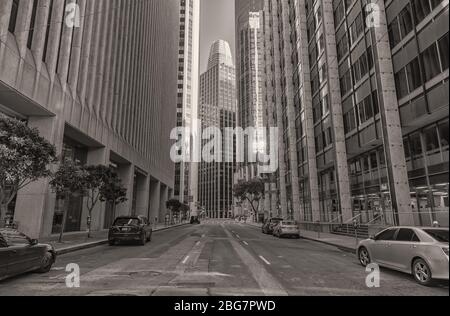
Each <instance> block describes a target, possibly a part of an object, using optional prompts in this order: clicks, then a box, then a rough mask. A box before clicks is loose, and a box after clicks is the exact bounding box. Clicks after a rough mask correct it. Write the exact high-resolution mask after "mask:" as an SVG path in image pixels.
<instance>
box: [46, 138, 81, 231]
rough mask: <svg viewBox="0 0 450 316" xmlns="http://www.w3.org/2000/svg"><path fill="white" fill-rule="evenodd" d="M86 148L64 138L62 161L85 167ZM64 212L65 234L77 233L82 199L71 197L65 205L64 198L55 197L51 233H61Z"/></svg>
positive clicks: (79, 224) (79, 227)
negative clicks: (70, 161) (65, 214)
mask: <svg viewBox="0 0 450 316" xmlns="http://www.w3.org/2000/svg"><path fill="white" fill-rule="evenodd" d="M87 153H88V148H87V147H85V146H83V145H82V144H80V143H78V142H76V141H74V140H72V139H69V138H64V143H63V152H62V159H63V160H66V159H69V160H72V161H77V162H78V163H80V164H82V165H85V164H86V163H87ZM64 211H66V212H67V218H66V225H65V227H64V231H65V232H77V231H80V229H81V221H82V218H81V217H82V213H83V197H81V196H71V197H69V201H68V203H65V196H57V198H56V202H55V213H54V216H53V227H52V233H53V234H57V233H59V232H60V231H61V227H62V223H63V216H64Z"/></svg>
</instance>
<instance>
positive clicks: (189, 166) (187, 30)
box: [174, 0, 200, 207]
mask: <svg viewBox="0 0 450 316" xmlns="http://www.w3.org/2000/svg"><path fill="white" fill-rule="evenodd" d="M199 45H200V0H180V41H179V56H178V64H179V65H178V87H177V88H178V92H177V97H178V99H177V127H184V128H189V129H192V128H193V120H195V119H198V111H199V109H198V89H199V55H200V53H199ZM184 141H185V142H186V143H185V148H191V147H192V145H191V139H190V138H189V137H186V139H185V140H184ZM197 176H198V165H197V164H195V163H177V164H175V189H174V198H176V199H178V200H179V201H181V202H182V203H185V204H190V203H192V205H193V206H194V207H195V204H196V202H197V196H198V193H197V186H198V181H197Z"/></svg>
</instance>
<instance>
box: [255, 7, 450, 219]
mask: <svg viewBox="0 0 450 316" xmlns="http://www.w3.org/2000/svg"><path fill="white" fill-rule="evenodd" d="M264 12H265V17H266V18H265V28H264V29H265V47H266V48H265V52H266V57H265V58H266V63H268V65H267V66H266V76H267V81H266V82H267V86H268V88H267V91H266V95H267V97H266V100H268V103H267V109H268V110H271V111H272V113H273V116H274V117H275V118H276V121H277V123H278V127H279V128H280V129H282V132H281V131H280V133H281V134H282V135H283V137H282V139H281V138H280V142H279V146H280V157H279V158H280V159H279V160H280V169H279V176H278V191H279V192H278V195H279V199H280V208H281V212H280V213H281V214H282V215H283V216H290V217H293V218H295V219H297V220H299V221H300V222H302V223H304V224H315V223H317V222H320V223H323V224H336V223H351V222H352V221H353V220H357V221H359V222H360V223H363V224H370V225H396V224H397V225H398V224H402V225H431V224H432V223H433V221H436V220H437V221H439V222H440V224H441V225H443V226H448V210H449V209H448V151H449V143H448V117H449V114H448V112H449V104H448V52H449V51H448V1H397V0H396V1H364V0H356V1H346V0H289V1H283V0H266V1H265V6H264ZM285 200H286V202H284V201H285Z"/></svg>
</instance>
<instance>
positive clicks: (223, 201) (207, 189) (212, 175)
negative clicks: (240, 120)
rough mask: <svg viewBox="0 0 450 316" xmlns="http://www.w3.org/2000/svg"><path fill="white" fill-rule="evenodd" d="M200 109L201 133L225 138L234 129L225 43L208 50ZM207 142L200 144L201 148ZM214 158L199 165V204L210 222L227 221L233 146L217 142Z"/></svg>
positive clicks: (230, 72)
mask: <svg viewBox="0 0 450 316" xmlns="http://www.w3.org/2000/svg"><path fill="white" fill-rule="evenodd" d="M200 108H201V109H200V119H201V121H202V128H203V130H205V129H206V128H208V127H216V128H219V129H220V131H221V133H222V135H223V136H224V137H225V135H226V131H225V129H226V128H234V127H235V126H236V74H235V67H234V63H233V57H232V54H231V49H230V45H229V44H228V43H227V42H226V41H223V40H218V41H216V42H215V43H213V44H212V46H211V51H210V55H209V61H208V68H207V70H206V72H205V73H203V74H202V75H201V77H200ZM211 139H212V138H211ZM208 142H209V141H208V140H203V145H204V146H202V147H203V148H205V145H206V144H207V143H208ZM218 143H220V144H222V145H220V144H218ZM230 147H232V148H230ZM213 154H216V155H217V156H220V157H221V160H222V161H221V162H220V161H219V162H217V161H214V162H206V161H204V160H203V162H202V163H201V164H200V167H199V204H200V206H201V207H202V208H203V209H204V210H205V212H206V215H207V216H208V217H209V218H228V217H229V216H230V213H231V212H232V206H233V173H234V169H235V163H234V162H227V161H234V145H233V146H226V145H225V141H224V140H222V139H221V140H219V139H216V146H215V147H214V152H213ZM230 158H231V159H230Z"/></svg>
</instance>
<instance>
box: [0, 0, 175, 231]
mask: <svg viewBox="0 0 450 316" xmlns="http://www.w3.org/2000/svg"><path fill="white" fill-rule="evenodd" d="M67 5H75V6H74V7H72V8H76V9H70V8H71V7H70V6H69V7H68V6H67ZM179 5H180V3H179V1H177V0H146V1H131V0H107V1H105V0H78V1H74V0H67V1H64V0H36V1H28V0H2V1H1V2H0V112H1V113H2V115H7V116H12V117H16V118H19V119H23V120H25V121H26V122H27V123H28V125H29V126H31V127H35V128H37V129H38V130H39V131H40V133H41V135H42V136H43V137H45V138H47V139H48V140H49V141H50V142H51V143H53V144H54V145H55V146H56V148H57V151H58V154H59V155H61V156H64V157H66V158H71V159H74V160H78V161H80V162H82V163H85V164H103V165H111V166H112V167H114V168H116V170H117V172H118V174H119V175H120V178H121V180H122V182H123V184H124V185H125V186H126V188H127V189H128V191H127V194H128V202H127V203H125V204H123V205H121V206H120V207H119V208H118V210H117V214H112V208H111V207H110V206H108V205H104V204H103V205H99V206H98V207H97V209H96V210H95V212H94V218H93V219H92V221H93V223H92V225H93V226H92V227H93V229H94V230H101V229H104V228H108V227H109V225H110V224H111V223H112V221H113V219H114V217H115V216H117V215H127V214H141V215H145V216H148V217H149V218H150V219H151V220H152V221H154V220H158V221H161V220H163V219H164V216H165V215H166V208H165V201H167V199H168V198H169V197H170V196H172V195H173V188H174V164H173V163H172V161H171V159H170V155H169V153H170V149H171V146H172V142H171V141H170V132H171V130H172V128H174V127H175V126H176V104H177V98H176V91H177V88H176V87H177V77H176V76H177V58H178V30H179V27H178V25H179ZM162 34H164V35H163V36H162ZM82 202H83V201H82V199H81V198H73V201H71V203H70V205H71V206H70V209H69V210H67V212H68V221H67V224H66V227H65V230H66V231H67V232H77V231H84V230H85V229H86V217H87V212H86V209H85V207H84V206H83V204H84V203H82ZM62 205H63V203H62V200H61V198H60V197H57V196H55V194H54V193H53V192H52V191H51V189H50V188H49V184H48V180H42V181H39V182H36V183H33V184H32V185H30V186H28V187H26V188H25V189H23V190H22V191H20V192H19V194H18V197H17V200H16V201H15V205H14V207H13V208H12V209H11V210H10V215H13V216H14V220H15V221H16V222H17V224H18V226H19V229H20V230H21V231H23V232H25V233H27V234H29V235H30V236H31V237H43V236H49V235H51V234H52V233H57V232H59V230H60V229H61V221H62V212H63V210H62V209H61V206H62Z"/></svg>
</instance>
